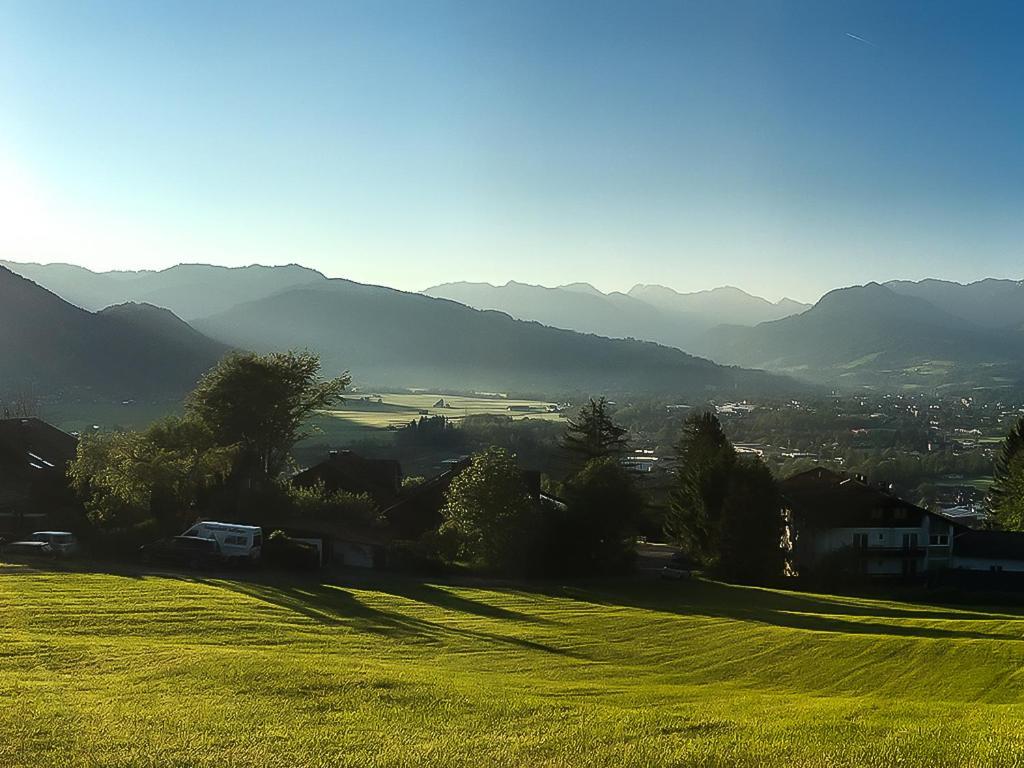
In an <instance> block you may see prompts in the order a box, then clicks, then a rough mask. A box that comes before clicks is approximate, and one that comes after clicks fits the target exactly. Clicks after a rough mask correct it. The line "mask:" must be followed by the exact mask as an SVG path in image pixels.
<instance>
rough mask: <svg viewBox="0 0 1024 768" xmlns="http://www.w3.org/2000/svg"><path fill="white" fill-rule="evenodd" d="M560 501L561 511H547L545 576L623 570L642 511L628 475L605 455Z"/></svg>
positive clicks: (630, 559)
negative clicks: (546, 574)
mask: <svg viewBox="0 0 1024 768" xmlns="http://www.w3.org/2000/svg"><path fill="white" fill-rule="evenodd" d="M564 498H565V502H566V504H565V506H564V508H562V507H560V506H559V507H556V508H555V509H552V510H550V511H549V512H548V525H547V526H546V527H545V535H546V542H545V544H546V546H547V550H548V554H547V556H546V557H545V570H546V571H547V573H548V574H549V575H574V576H578V575H588V574H600V573H616V572H622V571H625V570H626V569H628V568H629V567H630V566H631V564H632V563H633V559H634V555H635V552H634V550H635V546H634V544H635V541H636V538H635V535H634V533H633V532H634V530H635V526H636V522H637V519H638V518H639V516H640V514H641V512H642V510H643V507H644V498H643V495H642V494H641V493H640V491H639V489H638V488H637V487H636V483H635V482H634V479H633V476H632V475H631V474H630V472H629V471H628V470H627V469H626V468H625V467H623V466H622V464H621V463H620V462H619V461H618V460H616V459H615V458H613V457H611V456H606V457H604V458H602V459H591V460H590V461H588V462H587V464H586V466H584V467H583V469H582V470H580V471H579V472H578V473H577V474H576V475H574V476H573V477H572V478H570V479H569V481H568V482H567V483H566V485H565V491H564Z"/></svg>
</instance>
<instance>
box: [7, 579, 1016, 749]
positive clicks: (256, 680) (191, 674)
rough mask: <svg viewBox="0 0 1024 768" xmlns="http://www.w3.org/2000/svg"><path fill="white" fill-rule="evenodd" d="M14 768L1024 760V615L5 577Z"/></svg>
mask: <svg viewBox="0 0 1024 768" xmlns="http://www.w3.org/2000/svg"><path fill="white" fill-rule="evenodd" d="M0 633H2V641H3V642H2V648H3V653H2V654H0V695H2V696H3V700H4V702H5V704H6V706H4V707H2V708H0V764H2V765H5V766H57V765H61V766H63V765H85V766H89V765H92V766H115V765H116V766H168V765H190V766H192V765H195V766H307V765H310V766H329V765H330V766H336V765H342V766H385V765H386V766H393V765H398V766H404V765H407V766H419V765H444V766H448V765H460V766H475V765H489V766H522V765H531V766H539V765H573V766H598V765H600V766H613V765H614V766H618V765H637V766H641V765H642V766H660V765H665V766H669V765H671V766H689V765H702V766H718V765H778V766H783V765H785V766H835V765H871V766H891V765H911V766H912V765H921V766H938V765H965V766H966V765H978V766H981V765H985V766H988V765H1007V766H1009V765H1019V764H1020V763H1021V760H1022V757H1024V735H1022V731H1021V724H1022V723H1024V705H1022V701H1024V678H1022V676H1021V669H1022V663H1024V643H1022V642H1021V641H1022V638H1024V617H1022V616H1020V615H1018V614H1017V613H1015V612H1008V611H1003V610H964V609H953V608H949V609H945V608H935V607H924V606H912V605H905V604H899V603H891V602H881V601H873V600H862V599H849V598H832V597H821V596H813V595H799V594H793V593H786V592H781V591H772V590H759V589H744V588H734V587H725V586H721V585H717V584H713V583H705V582H692V583H681V584H675V583H672V584H668V583H640V582H637V583H635V584H631V585H627V586H624V587H621V588H616V589H614V590H613V589H611V588H608V587H600V586H599V587H594V588H586V587H577V588H557V589H556V588H552V589H550V590H548V592H547V593H538V592H527V591H521V590H519V589H515V588H482V587H481V588H471V587H465V586H459V587H455V586H445V585H434V584H424V583H421V582H416V581H411V580H402V579H397V578H395V579H388V580H386V581H384V582H375V583H374V584H373V586H371V585H370V584H369V583H367V584H364V585H363V586H359V585H358V584H349V585H345V586H327V585H318V584H313V583H310V584H305V585H302V584H300V585H294V584H293V585H272V584H247V583H240V582H235V581H227V580H218V579H210V580H195V581H193V580H184V579H176V578H169V577H161V576H144V577H131V576H118V575H109V574H84V573H82V574H76V573H48V572H33V571H30V570H25V569H19V568H15V567H8V568H4V569H3V570H2V571H0Z"/></svg>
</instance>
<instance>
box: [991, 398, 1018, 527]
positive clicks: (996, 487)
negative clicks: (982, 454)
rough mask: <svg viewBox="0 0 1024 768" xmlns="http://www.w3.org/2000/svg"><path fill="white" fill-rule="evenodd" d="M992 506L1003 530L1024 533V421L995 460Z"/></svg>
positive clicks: (997, 521)
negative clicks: (1023, 531)
mask: <svg viewBox="0 0 1024 768" xmlns="http://www.w3.org/2000/svg"><path fill="white" fill-rule="evenodd" d="M993 475H994V476H993V483H992V491H991V493H990V496H989V502H990V505H991V508H992V516H993V518H994V519H995V522H996V524H997V525H998V526H999V527H1000V528H1004V529H1006V530H1011V531H1022V530H1024V418H1022V419H1019V420H1018V421H1017V423H1016V424H1015V425H1014V426H1013V428H1012V429H1011V430H1010V432H1009V434H1008V435H1007V436H1006V439H1005V440H1003V445H1002V449H1001V450H1000V451H999V455H998V456H997V457H996V461H995V468H994V473H993Z"/></svg>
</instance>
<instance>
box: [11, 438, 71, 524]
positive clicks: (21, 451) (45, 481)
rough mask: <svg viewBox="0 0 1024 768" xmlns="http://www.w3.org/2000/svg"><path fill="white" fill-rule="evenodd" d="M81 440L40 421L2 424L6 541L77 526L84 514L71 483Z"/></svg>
mask: <svg viewBox="0 0 1024 768" xmlns="http://www.w3.org/2000/svg"><path fill="white" fill-rule="evenodd" d="M77 450H78V440H77V438H75V437H74V436H73V435H70V434H68V433H67V432H64V431H62V430H60V429H57V428H56V427H54V426H52V425H51V424H47V423H46V422H45V421H41V420H40V419H35V418H17V419H0V536H4V537H12V536H20V535H22V534H25V533H29V532H31V531H34V530H39V529H41V528H67V527H73V525H74V523H75V522H76V521H77V520H78V519H80V513H81V509H80V507H79V505H78V502H77V500H76V499H75V496H74V494H73V493H72V491H71V488H70V486H69V484H68V480H67V467H68V464H69V463H70V462H71V461H72V460H73V459H74V458H75V453H76V451H77Z"/></svg>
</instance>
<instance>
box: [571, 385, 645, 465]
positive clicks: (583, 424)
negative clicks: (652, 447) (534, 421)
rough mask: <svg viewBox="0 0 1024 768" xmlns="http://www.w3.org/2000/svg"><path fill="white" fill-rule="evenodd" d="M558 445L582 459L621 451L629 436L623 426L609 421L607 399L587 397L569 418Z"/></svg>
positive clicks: (615, 454) (626, 446)
mask: <svg viewBox="0 0 1024 768" xmlns="http://www.w3.org/2000/svg"><path fill="white" fill-rule="evenodd" d="M562 445H563V447H564V448H565V449H566V450H568V451H570V452H572V453H574V454H576V455H577V456H579V457H581V458H582V460H583V461H584V462H586V461H590V460H591V459H600V458H603V457H605V456H618V455H621V454H623V453H625V452H626V449H627V448H628V446H629V437H628V431H627V430H626V428H625V427H621V426H619V425H618V424H616V423H615V422H614V421H613V420H612V417H611V415H610V414H609V413H608V402H607V401H606V400H605V399H604V398H603V397H602V398H600V399H599V400H594V399H593V398H591V399H590V402H589V403H587V404H586V405H585V406H583V407H582V408H581V409H580V412H579V413H578V414H577V415H576V417H575V418H573V419H569V426H568V427H567V429H566V434H565V438H564V440H563V441H562Z"/></svg>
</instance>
